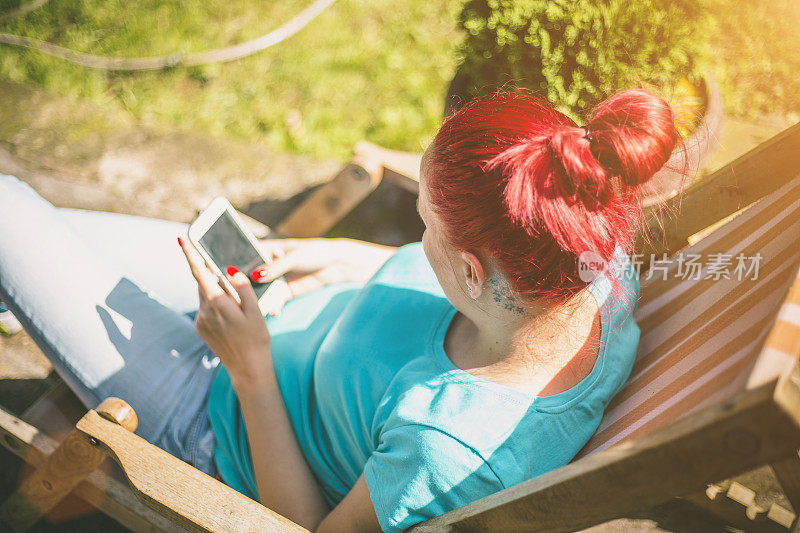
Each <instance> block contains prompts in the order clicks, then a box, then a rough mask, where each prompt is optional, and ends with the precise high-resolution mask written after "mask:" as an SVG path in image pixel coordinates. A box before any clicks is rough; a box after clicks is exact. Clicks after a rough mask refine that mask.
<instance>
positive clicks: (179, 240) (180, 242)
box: [178, 237, 183, 248]
mask: <svg viewBox="0 0 800 533" xmlns="http://www.w3.org/2000/svg"><path fill="white" fill-rule="evenodd" d="M178 246H180V247H181V248H183V239H181V238H180V237H178Z"/></svg>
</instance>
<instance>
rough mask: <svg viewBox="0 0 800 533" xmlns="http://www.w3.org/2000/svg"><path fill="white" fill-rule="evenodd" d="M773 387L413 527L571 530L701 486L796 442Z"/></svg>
mask: <svg viewBox="0 0 800 533" xmlns="http://www.w3.org/2000/svg"><path fill="white" fill-rule="evenodd" d="M774 392H775V383H774V382H773V383H772V384H767V385H764V386H762V387H760V388H758V389H755V390H751V391H746V392H744V393H742V394H740V395H738V396H736V397H735V398H733V399H731V400H730V401H728V402H725V403H721V404H718V405H715V406H713V407H709V408H708V409H705V410H703V411H700V412H698V413H697V414H696V415H694V416H691V417H688V418H685V419H681V420H678V421H677V422H675V423H673V424H670V425H669V426H667V427H664V428H661V429H659V430H656V431H654V432H652V433H650V434H647V435H644V436H642V437H640V438H637V439H633V440H630V441H627V442H623V443H621V444H618V445H616V446H614V447H612V448H610V449H608V450H604V451H602V452H598V453H596V454H593V455H590V456H588V457H585V458H583V459H580V460H578V461H576V462H574V463H571V464H569V465H566V466H564V467H562V468H559V469H557V470H554V471H552V472H548V473H546V474H543V475H541V476H539V477H537V478H534V479H532V480H529V481H526V482H523V483H520V484H519V485H516V486H514V487H510V488H508V489H505V490H503V491H500V492H498V493H496V494H493V495H491V496H487V497H486V498H483V499H481V500H478V501H476V502H473V503H471V504H469V505H466V506H464V507H462V508H460V509H456V510H454V511H450V512H448V513H446V514H444V515H441V516H439V517H436V518H433V519H431V520H429V521H427V522H424V523H423V524H420V525H419V526H417V527H416V528H414V529H413V530H412V531H416V532H423V531H441V530H458V531H461V530H463V531H483V530H491V531H497V532H503V531H574V530H577V529H582V528H586V527H589V526H592V525H595V524H598V523H601V522H605V521H608V520H611V519H614V518H619V517H622V516H626V515H629V514H631V513H633V512H635V511H638V510H642V509H647V508H649V507H652V506H653V505H656V504H658V503H661V502H663V501H665V500H667V499H669V498H670V497H672V496H674V495H680V494H686V493H692V492H696V491H698V490H702V489H703V487H705V485H706V483H707V482H709V481H714V480H721V479H725V478H728V477H731V476H734V475H737V474H740V473H742V472H746V471H748V470H752V469H753V468H755V467H758V466H761V465H763V464H765V463H769V462H771V461H775V460H777V459H779V458H781V457H785V456H786V455H787V454H788V453H791V452H792V451H793V450H795V449H796V448H797V447H798V445H800V426H798V424H797V423H796V421H795V420H793V418H792V417H790V416H789V415H787V413H786V412H785V411H784V410H783V409H781V407H780V406H779V405H777V404H776V403H775V402H774ZM578 508H579V509H580V512H575V510H576V509H578Z"/></svg>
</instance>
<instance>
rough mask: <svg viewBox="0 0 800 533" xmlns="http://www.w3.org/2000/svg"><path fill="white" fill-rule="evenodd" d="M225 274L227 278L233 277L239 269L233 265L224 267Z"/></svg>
mask: <svg viewBox="0 0 800 533" xmlns="http://www.w3.org/2000/svg"><path fill="white" fill-rule="evenodd" d="M225 272H227V273H228V275H229V276H231V277H233V276H234V275H235V274H236V273H237V272H239V269H238V268H236V267H235V266H233V265H228V266H227V267H225Z"/></svg>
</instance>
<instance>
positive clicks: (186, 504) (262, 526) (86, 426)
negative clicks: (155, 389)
mask: <svg viewBox="0 0 800 533" xmlns="http://www.w3.org/2000/svg"><path fill="white" fill-rule="evenodd" d="M77 428H78V430H80V431H81V432H83V433H84V434H86V435H88V436H90V437H93V438H95V439H96V440H97V441H98V443H99V445H100V446H101V447H103V448H104V449H105V450H106V452H107V453H108V454H109V455H111V457H112V458H114V460H116V462H117V463H119V465H120V466H121V467H122V469H123V470H124V471H125V475H126V476H127V477H128V480H129V481H130V483H131V486H132V487H133V489H134V490H135V491H136V492H137V494H138V496H139V498H140V499H141V500H142V501H143V502H144V503H145V504H146V505H148V506H150V507H152V508H153V509H155V510H156V511H158V512H159V513H162V514H164V515H165V516H167V517H169V518H170V519H171V520H173V521H175V522H176V523H178V524H179V525H181V526H182V527H184V528H185V529H188V530H189V531H242V532H244V531H287V532H288V531H298V532H299V531H307V530H306V529H304V528H302V527H300V526H299V525H297V524H295V523H293V522H292V521H290V520H288V519H286V518H284V517H282V516H280V515H279V514H277V513H275V512H273V511H271V510H269V509H267V508H266V507H264V506H263V505H261V504H260V503H258V502H255V501H253V500H251V499H250V498H248V497H246V496H244V495H243V494H241V493H239V492H237V491H235V490H234V489H232V488H230V487H228V486H227V485H225V484H223V483H221V482H219V481H217V480H216V479H214V478H212V477H210V476H208V475H206V474H204V473H203V472H200V471H199V470H197V469H195V468H193V467H192V466H190V465H188V464H187V463H184V462H183V461H181V460H180V459H178V458H176V457H174V456H172V455H170V454H168V453H167V452H165V451H163V450H161V449H160V448H158V447H156V446H154V445H152V444H150V443H149V442H147V441H145V440H144V439H142V438H141V437H139V436H137V435H134V434H133V433H131V432H129V431H126V430H125V429H124V428H122V427H120V426H119V425H117V424H115V423H113V422H110V421H108V420H105V419H103V418H102V417H101V416H100V415H99V414H98V413H97V412H95V411H89V412H88V413H86V415H85V416H84V417H83V418H82V419H81V420H80V421H79V422H78V424H77ZM198 494H200V495H202V497H200V498H198V497H197V495H198Z"/></svg>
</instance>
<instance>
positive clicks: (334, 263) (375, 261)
mask: <svg viewBox="0 0 800 533" xmlns="http://www.w3.org/2000/svg"><path fill="white" fill-rule="evenodd" d="M395 250H396V248H392V247H391V246H382V245H380V244H373V243H369V242H363V241H356V240H353V239H267V240H263V241H261V251H262V253H263V254H264V256H265V257H266V258H268V259H271V260H272V262H271V263H268V264H266V265H262V266H260V267H258V268H256V269H255V270H253V272H251V273H250V276H251V278H252V279H253V281H256V282H262V283H266V282H269V281H272V280H274V279H275V278H277V277H279V276H281V275H284V276H285V277H286V282H287V284H288V285H289V292H290V294H286V295H280V296H277V297H278V298H281V299H282V300H283V301H280V302H276V305H273V306H271V308H273V309H280V307H281V306H282V305H283V304H284V303H286V302H287V301H288V300H290V299H291V298H296V297H298V296H300V295H303V294H306V293H308V292H311V291H313V290H315V289H318V288H320V287H322V286H324V285H328V284H330V283H339V282H343V281H352V282H356V283H366V281H367V280H368V279H369V278H371V277H372V275H373V274H374V273H375V272H376V271H377V270H378V269H379V268H380V267H381V265H383V264H384V263H385V262H386V260H387V259H388V258H389V257H390V256H391V255H392V254H393V253H394V252H395Z"/></svg>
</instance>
